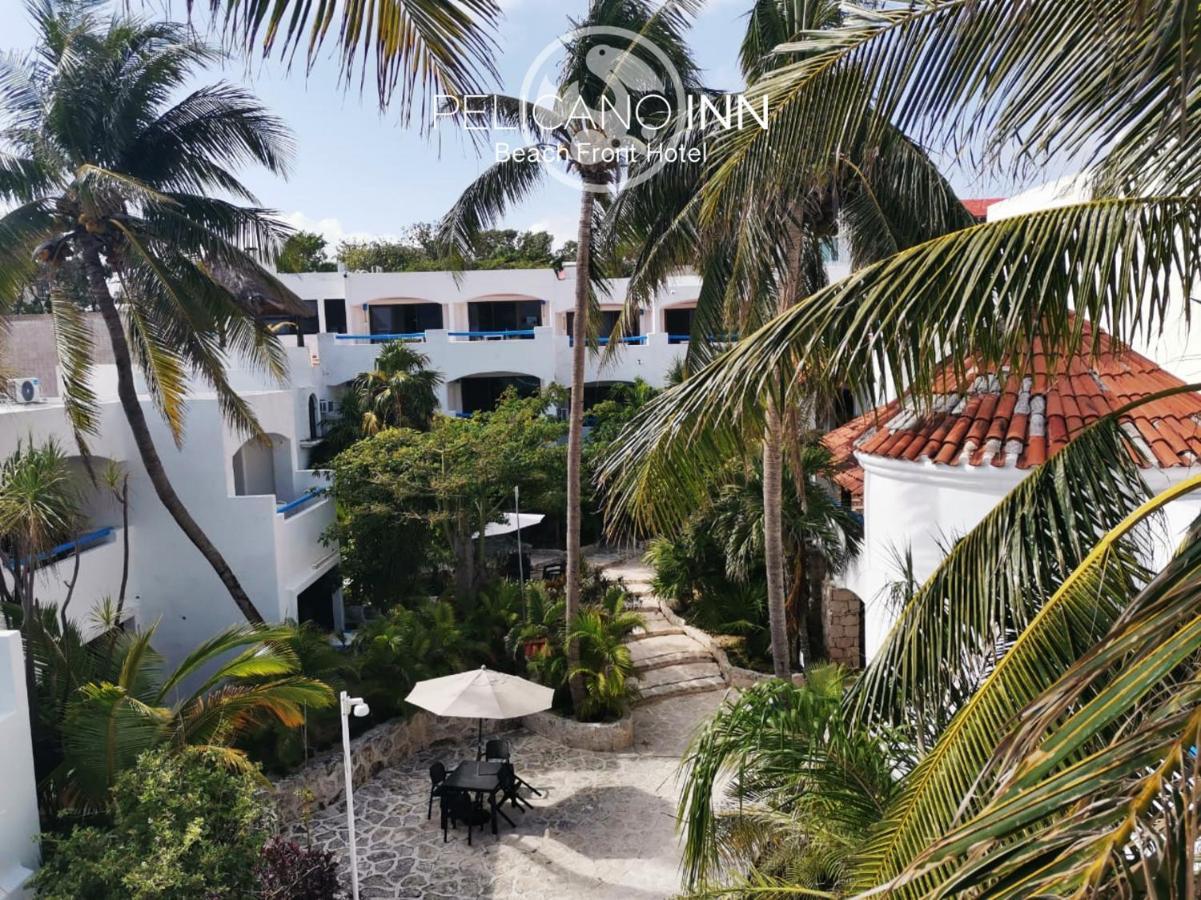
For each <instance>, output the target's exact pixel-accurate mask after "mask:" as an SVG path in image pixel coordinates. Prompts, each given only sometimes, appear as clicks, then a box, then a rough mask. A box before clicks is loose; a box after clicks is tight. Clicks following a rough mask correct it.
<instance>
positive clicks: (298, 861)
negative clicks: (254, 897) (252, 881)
mask: <svg viewBox="0 0 1201 900" xmlns="http://www.w3.org/2000/svg"><path fill="white" fill-rule="evenodd" d="M255 878H256V879H257V881H258V888H259V897H261V898H262V900H336V898H339V897H344V896H345V894H344V892H343V891H342V886H341V884H340V883H339V881H338V863H337V861H336V860H335V859H334V854H333V853H332V852H331V851H329V850H318V849H315V848H312V847H307V848H306V847H301V846H300V844H298V843H296V842H295V841H289V840H285V839H284V838H281V837H275V838H272V839H271V840H270V841H268V842H267V844H266V845H265V846H264V847H263V852H262V855H261V856H260V857H259V862H258V865H257V866H256V867H255Z"/></svg>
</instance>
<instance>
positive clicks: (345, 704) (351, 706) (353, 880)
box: [338, 691, 371, 900]
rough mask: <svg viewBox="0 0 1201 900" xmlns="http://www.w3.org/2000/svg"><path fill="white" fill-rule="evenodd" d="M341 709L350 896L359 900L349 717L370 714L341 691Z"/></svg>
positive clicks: (359, 702) (365, 706)
mask: <svg viewBox="0 0 1201 900" xmlns="http://www.w3.org/2000/svg"><path fill="white" fill-rule="evenodd" d="M338 703H339V705H340V706H341V709H342V768H343V770H344V771H345V773H346V827H347V829H348V831H349V835H350V894H351V897H352V898H353V900H359V857H358V850H357V848H356V847H355V840H354V779H353V778H352V777H351V766H350V716H351V715H354V716H356V717H358V718H362V717H363V716H365V715H367V714H368V713H369V712H371V708H370V707H369V706H368V705H367V704H366V703H364V702H363V698H362V697H352V696H350V694H348V693H346V691H343V692H342V693H341V695H340V696H339V697H338Z"/></svg>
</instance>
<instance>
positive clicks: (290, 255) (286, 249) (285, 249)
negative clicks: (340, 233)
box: [275, 231, 338, 272]
mask: <svg viewBox="0 0 1201 900" xmlns="http://www.w3.org/2000/svg"><path fill="white" fill-rule="evenodd" d="M325 244H326V241H325V238H323V237H322V236H321V235H319V234H317V233H316V232H314V231H297V232H296V233H294V234H292V235H289V237H288V239H287V240H286V241H284V243H283V246H282V247H281V248H280V251H279V260H278V261H277V262H276V264H275V268H276V270H277V271H279V272H336V271H337V269H338V265H337V263H335V262H334V261H333V260H331V259H330V258H329V257H327V256H326V255H325Z"/></svg>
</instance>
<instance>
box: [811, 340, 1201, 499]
mask: <svg viewBox="0 0 1201 900" xmlns="http://www.w3.org/2000/svg"><path fill="white" fill-rule="evenodd" d="M1099 338H1100V352H1099V354H1098V355H1097V357H1096V358H1094V359H1091V360H1090V359H1089V356H1088V355H1087V351H1084V352H1082V353H1081V354H1079V355H1076V356H1073V357H1071V358H1070V359H1059V360H1054V361H1050V360H1048V356H1047V354H1046V353H1045V352H1044V351H1043V348H1042V347H1041V346H1040V345H1039V343H1038V342H1037V341H1036V342H1035V344H1034V348H1033V353H1032V354H1031V357H1030V364H1029V366H1028V367H1027V368H1026V372H1027V374H1026V375H1025V376H1023V377H1018V376H1016V375H1009V374H1003V375H1002V376H1001V377H998V376H997V375H996V374H989V373H983V372H980V371H978V370H976V369H975V368H974V366H973V365H972V364H971V363H970V362H969V365H968V366H967V373H966V380H965V381H963V382H956V381H954V379H953V375H952V373H951V369H950V367H949V366H948V368H947V370H945V371H944V373H943V375H942V376H941V377H940V379H939V381H940V382H941V384H942V390H943V391H944V392H943V393H940V394H938V395H936V396H935V397H934V398H933V400H932V402H931V403H929V404H928V405H924V406H922V407H917V406H915V405H914V404H912V403H910V402H908V401H906V402H905V403H901V402H900V401H896V400H894V401H893V402H891V403H888V404H886V405H884V406H881V407H879V408H878V409H874V410H871V411H869V412H867V413H864V414H863V415H861V416H859V417H858V418H857V419H854V420H853V421H851V422H848V423H847V424H845V425H843V426H841V427H840V428H837V429H835V430H834V431H831V432H830V433H829V434H827V435H826V436H825V437H824V438H823V443H825V445H826V446H827V447H828V448H829V449H830V451H831V453H832V454H833V457H834V465H835V467H836V469H837V475H836V476H835V481H836V482H837V483H838V484H839V485H840V486H841V487H843V488H844V489H846V490H848V491H850V492H851V493H852V495H853V496H855V497H856V498H857V499H859V500H860V502H861V498H862V492H863V470H862V469H861V468H860V466H859V464H858V462H857V461H856V459H855V454H856V453H860V454H868V455H871V456H880V457H884V458H887V459H896V460H908V461H911V462H920V461H925V460H929V461H931V462H933V463H934V464H936V465H945V466H965V465H967V466H974V467H978V466H984V465H990V466H996V467H1015V468H1018V469H1028V468H1030V467H1032V466H1036V465H1039V464H1041V463H1043V462H1045V461H1046V460H1047V459H1048V458H1049V457H1051V456H1053V455H1054V454H1055V453H1057V452H1058V451H1059V450H1061V449H1062V448H1063V447H1064V446H1065V445H1066V444H1067V443H1068V442H1069V441H1071V440H1072V438H1074V437H1075V436H1076V435H1077V434H1079V432H1080V430H1081V429H1082V428H1084V427H1085V426H1086V425H1088V424H1089V423H1090V422H1093V421H1095V420H1096V419H1098V418H1100V417H1101V416H1103V415H1105V414H1106V413H1108V412H1111V411H1113V410H1115V409H1117V408H1119V407H1121V406H1123V405H1125V404H1127V403H1130V402H1132V401H1134V400H1138V399H1141V398H1144V397H1147V396H1150V395H1151V394H1154V393H1157V392H1159V391H1162V390H1165V389H1167V388H1170V387H1179V386H1181V385H1183V384H1184V382H1182V381H1181V380H1180V379H1178V378H1176V377H1175V376H1174V375H1169V374H1168V373H1167V372H1165V371H1164V370H1163V369H1161V368H1160V367H1159V366H1158V365H1156V364H1155V363H1154V362H1152V361H1151V360H1149V359H1147V358H1146V357H1144V356H1140V355H1139V354H1137V353H1135V352H1134V351H1132V350H1129V349H1125V348H1122V347H1120V345H1118V344H1117V342H1116V341H1113V340H1112V339H1111V338H1110V337H1109V335H1107V334H1104V333H1102V334H1101V335H1100V336H1099ZM959 383H962V384H967V385H968V387H967V389H966V390H955V389H954V387H955V385H956V384H959ZM1122 430H1123V432H1124V433H1125V435H1126V445H1127V448H1128V450H1129V451H1130V453H1131V456H1132V457H1133V458H1134V459H1135V460H1136V461H1137V462H1138V463H1139V465H1142V466H1144V467H1152V466H1158V467H1165V468H1170V467H1173V466H1188V465H1193V464H1195V463H1197V462H1198V460H1201V395H1199V394H1196V393H1192V392H1190V393H1182V394H1176V395H1174V396H1171V397H1166V398H1163V399H1160V400H1155V401H1152V402H1150V403H1147V404H1145V405H1143V406H1141V407H1139V408H1138V409H1135V410H1133V411H1132V412H1131V413H1129V414H1128V415H1125V416H1123V417H1122Z"/></svg>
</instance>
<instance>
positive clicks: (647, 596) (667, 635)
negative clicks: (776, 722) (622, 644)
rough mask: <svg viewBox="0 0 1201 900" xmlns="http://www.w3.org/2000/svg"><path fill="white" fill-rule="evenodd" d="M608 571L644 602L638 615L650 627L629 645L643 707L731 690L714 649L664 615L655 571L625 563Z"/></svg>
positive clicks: (634, 636) (632, 637) (635, 562)
mask: <svg viewBox="0 0 1201 900" xmlns="http://www.w3.org/2000/svg"><path fill="white" fill-rule="evenodd" d="M605 571H606V573H608V574H610V575H613V576H615V577H621V578H622V579H623V580H624V581H625V584H626V587H628V588H629V589H630V591H631V592H633V593H634V594H635V595H637V596H638V597H639V599H640V605H639V606H638V607H637V611H638V612H639V613H640V614H641V615H642V617H643V619H644V620H645V627H644V628H639V629H637V630H636V631H635V632H634V633H633V634H632V635H630V637H629V638H627V639H626V643H628V644H629V647H630V657H631V658H632V659H633V661H634V672H635V675H636V676H637V678H638V690H639V694H640V695H641V701H642V702H646V701H648V700H658V699H662V698H663V697H678V696H682V695H684V694H697V693H700V692H702V691H713V690H719V689H722V688H725V687H726V679H725V678H724V677H723V676H722V674H721V669H719V668H718V665H717V661H716V660H715V659H714V658H713V655H712V654H711V653H710V652H709V649H708V648H707V647H705V646H704V645H703V644H700V643H698V642H697V641H695V640H693V639H692V638H691V637H689V636H688V635H687V634H685V633H684V629H683V628H680V627H679V626H677V625H673V624H672V623H671V622H670V621H668V619H667V618H666V617H665V616H664V615H663V613H662V611H661V610H660V608H659V603H658V601H657V600H656V598H655V597H654V596H653V595H652V594H651V592H650V584H649V578H650V572H649V570H648V569H647V568H646V566H645V565H643V564H642V563H641V561H639V560H637V559H634V560H622V561H620V562H616V563H613V564H611V565H609V566H606V567H605Z"/></svg>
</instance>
